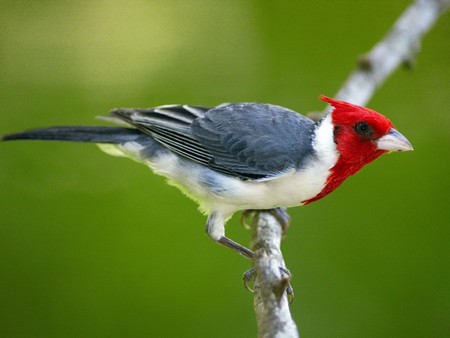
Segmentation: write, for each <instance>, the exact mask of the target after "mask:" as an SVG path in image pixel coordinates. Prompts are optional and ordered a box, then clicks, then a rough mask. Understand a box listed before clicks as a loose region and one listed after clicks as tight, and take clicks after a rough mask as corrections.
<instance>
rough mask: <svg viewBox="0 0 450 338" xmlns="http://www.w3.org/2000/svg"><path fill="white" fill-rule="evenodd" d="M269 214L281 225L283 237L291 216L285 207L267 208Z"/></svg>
mask: <svg viewBox="0 0 450 338" xmlns="http://www.w3.org/2000/svg"><path fill="white" fill-rule="evenodd" d="M269 212H270V214H271V215H272V216H273V217H275V218H276V220H277V221H278V223H280V225H281V230H282V231H283V237H284V236H286V234H287V230H288V229H289V225H290V224H291V216H289V214H288V212H287V210H286V208H275V209H270V210H269Z"/></svg>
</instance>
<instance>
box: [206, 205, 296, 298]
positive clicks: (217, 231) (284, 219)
mask: <svg viewBox="0 0 450 338" xmlns="http://www.w3.org/2000/svg"><path fill="white" fill-rule="evenodd" d="M268 211H269V212H270V213H271V214H272V215H273V216H274V217H275V218H277V220H278V222H279V223H280V224H281V226H282V228H283V229H287V226H288V224H289V221H290V217H289V215H288V214H287V213H286V209H284V208H277V209H274V210H273V211H272V210H268ZM257 212H258V210H246V211H244V212H243V215H242V216H241V221H243V219H244V217H252V216H254V215H255V213H257ZM226 220H227V218H226V217H223V215H220V214H217V213H213V214H211V215H210V216H209V217H208V220H207V222H206V233H207V234H208V236H209V237H211V239H213V240H214V241H215V242H217V243H219V244H222V245H223V246H226V247H227V248H230V249H231V250H233V251H234V252H237V253H238V254H240V255H242V256H244V257H245V258H247V259H249V260H251V261H253V256H254V254H253V251H252V250H250V249H248V248H246V247H245V246H242V245H241V244H239V243H236V242H235V241H233V240H231V239H229V238H228V237H225V222H226ZM280 272H281V275H282V276H288V278H290V276H291V273H290V272H289V270H287V269H286V268H283V267H281V266H280ZM255 273H256V271H255V269H254V268H252V269H250V270H248V271H246V272H245V273H244V277H243V281H244V286H245V288H246V289H247V290H249V291H253V290H252V289H251V288H250V287H249V286H248V283H249V282H250V281H251V280H252V279H253V277H254V276H255ZM286 292H287V294H288V297H289V300H290V302H291V301H292V300H293V299H294V290H293V289H292V286H291V284H289V283H288V286H287V289H286Z"/></svg>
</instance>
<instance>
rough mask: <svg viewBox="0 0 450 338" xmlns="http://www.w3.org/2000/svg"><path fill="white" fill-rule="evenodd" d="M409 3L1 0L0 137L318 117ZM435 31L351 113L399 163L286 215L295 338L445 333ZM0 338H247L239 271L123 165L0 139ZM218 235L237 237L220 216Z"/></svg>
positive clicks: (234, 226) (447, 300) (90, 151)
mask: <svg viewBox="0 0 450 338" xmlns="http://www.w3.org/2000/svg"><path fill="white" fill-rule="evenodd" d="M408 3H409V1H406V0H405V1H403V0H402V1H400V0H399V1H388V0H382V1H381V0H380V1H356V0H353V1H350V0H349V1H324V0H321V1H211V0H196V1H193V0H190V1H144V0H141V1H137V0H136V1H127V2H125V1H122V2H121V1H106V0H93V1H73V2H68V1H39V2H36V1H10V0H9V1H7V0H5V1H2V2H1V3H0V107H1V109H0V114H1V117H2V123H1V126H0V133H8V132H13V131H17V130H22V129H26V128H31V127H39V126H48V125H61V124H95V123H101V122H96V121H95V120H94V119H93V118H94V116H96V115H102V114H106V113H107V112H108V110H109V109H110V108H113V107H118V106H125V107H149V106H154V105H160V104H167V103H190V104H203V105H215V104H219V103H222V102H232V101H256V102H270V103H274V104H280V105H283V106H286V107H289V108H291V109H294V110H297V111H299V112H308V111H312V110H320V109H323V107H324V105H323V103H321V102H320V101H318V99H317V97H318V96H319V94H326V95H329V96H332V95H333V94H334V93H335V92H336V91H337V89H338V88H339V86H340V85H341V83H342V82H343V80H344V79H345V77H346V76H347V74H348V73H349V72H350V70H351V69H352V67H353V65H354V62H355V59H356V56H357V55H359V54H361V53H364V52H366V51H368V50H369V49H370V48H371V47H372V46H373V44H374V43H375V42H377V41H378V40H379V39H380V38H381V37H382V36H383V35H384V34H385V33H386V32H387V30H388V29H389V27H390V26H391V25H392V23H393V22H394V21H395V19H396V18H397V17H398V16H399V15H400V13H401V12H402V11H403V9H404V8H405V7H406V6H407V4H408ZM449 36H450V20H449V15H448V14H446V15H445V16H444V17H443V18H441V20H440V21H439V22H438V24H437V26H436V27H435V28H434V30H433V31H432V32H431V33H430V34H429V35H428V36H427V37H426V38H425V40H424V41H423V46H422V47H423V50H422V52H421V53H420V55H418V58H417V68H416V69H414V70H413V71H405V70H398V71H397V72H396V73H395V74H394V76H393V77H392V78H390V79H389V80H388V82H387V83H386V84H385V85H384V86H383V88H382V89H381V90H380V91H379V92H378V93H377V94H376V96H375V97H374V98H373V100H372V101H371V102H370V103H369V105H368V106H370V107H371V108H374V109H377V110H379V111H380V112H382V113H384V114H386V115H388V116H389V117H390V118H391V120H392V121H393V122H394V123H395V124H396V126H397V127H398V129H399V130H400V131H401V132H402V133H403V134H404V135H406V136H407V137H408V138H409V139H410V141H411V142H412V143H413V145H414V147H415V151H414V152H412V153H405V154H394V155H391V156H384V157H383V158H381V159H380V160H378V161H377V162H376V163H374V164H371V165H370V166H368V167H367V168H365V170H363V171H362V172H361V173H359V174H358V175H356V176H355V177H352V178H351V179H349V180H348V182H346V183H345V184H344V185H343V186H342V187H341V188H340V189H338V191H336V192H335V193H333V194H332V195H330V196H329V197H327V198H325V199H324V200H322V201H320V202H317V203H315V204H313V205H310V206H308V207H304V208H296V209H291V216H292V218H293V224H292V226H291V228H290V230H289V234H288V237H287V239H286V240H285V242H284V244H283V249H284V252H285V258H286V260H287V264H288V266H289V268H290V269H291V271H292V273H293V276H294V279H293V281H292V284H293V286H294V288H295V290H296V294H297V299H296V300H295V302H294V303H293V304H292V313H293V316H294V318H295V319H296V321H297V324H298V326H299V327H300V330H301V333H302V336H303V337H315V338H317V337H345V338H349V337H448V336H450V324H449V323H450V291H449V290H450V289H449V285H450V278H449V277H450V276H449V274H450V272H449V271H450V270H449V268H448V267H449V258H450V251H449V248H448V243H449V233H450V230H449V228H450V227H449V226H450V208H449V188H450V175H449V164H450V161H449V159H450V156H449V146H450V117H449V115H450V114H449V112H448V107H450V57H449V56H450V43H449ZM0 159H1V160H0V163H1V164H0V304H1V305H0V336H1V337H254V336H255V335H256V324H255V322H254V316H253V309H252V295H251V294H249V293H247V292H246V291H245V290H244V289H243V287H242V284H241V280H240V279H241V275H242V273H243V272H244V271H245V270H246V269H248V268H249V263H248V262H246V261H245V260H244V259H243V258H241V257H238V255H236V254H233V253H231V252H229V251H228V250H226V249H223V248H221V247H219V246H218V245H215V244H214V243H213V242H211V241H210V240H209V239H208V238H207V237H206V235H204V223H205V217H203V216H202V215H201V214H200V213H198V212H197V211H196V206H195V204H194V203H193V202H191V201H190V200H188V199H186V198H185V197H184V196H182V195H181V194H180V193H179V192H178V191H176V190H175V189H174V188H173V187H170V186H168V185H166V184H165V182H164V180H163V179H162V178H160V177H157V176H155V175H152V174H151V172H150V170H149V169H147V168H146V167H145V166H143V165H138V164H136V163H133V162H131V161H129V160H125V159H117V158H113V157H109V156H107V155H104V154H103V153H101V152H100V151H99V150H98V149H97V147H95V146H94V145H85V144H60V143H42V142H35V143H29V142H22V143H8V144H0ZM227 231H228V234H229V235H230V237H232V238H234V239H236V240H238V241H240V242H242V243H247V242H248V238H249V233H248V232H247V230H245V229H243V228H242V227H241V226H240V225H239V222H238V219H237V217H235V218H234V219H233V220H232V221H231V222H230V223H229V225H228V230H227Z"/></svg>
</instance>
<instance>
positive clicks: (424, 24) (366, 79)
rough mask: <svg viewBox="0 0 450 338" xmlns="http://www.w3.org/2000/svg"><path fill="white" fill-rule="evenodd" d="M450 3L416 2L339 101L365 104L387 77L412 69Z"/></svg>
mask: <svg viewBox="0 0 450 338" xmlns="http://www.w3.org/2000/svg"><path fill="white" fill-rule="evenodd" d="M449 5H450V0H416V1H414V2H413V3H412V4H411V5H410V6H409V7H408V8H407V9H406V10H405V11H404V13H403V14H402V16H401V17H400V18H399V19H398V20H397V22H396V23H395V24H394V26H393V27H392V29H391V30H390V32H389V33H388V34H387V35H386V36H385V37H384V38H383V39H382V40H381V41H380V42H379V43H378V44H376V45H375V47H374V48H373V49H372V50H371V51H370V52H369V53H367V54H365V55H363V56H361V57H360V58H359V59H358V66H357V68H356V70H354V71H353V72H352V73H351V74H350V76H349V77H348V78H347V80H346V81H345V83H344V85H343V86H342V87H341V89H340V90H339V91H338V93H337V94H336V99H338V100H343V101H349V102H352V103H355V104H359V105H365V104H366V103H367V102H368V101H369V100H370V98H371V97H372V96H373V94H374V93H375V90H376V89H377V88H378V87H380V86H381V84H382V83H383V82H384V80H386V78H387V77H388V76H389V75H390V74H391V73H392V72H393V71H394V70H395V69H396V68H397V67H398V66H399V65H401V64H405V65H407V66H412V65H413V64H414V56H415V54H416V53H418V52H419V50H420V40H421V38H422V36H423V35H424V34H425V33H427V32H428V31H429V30H430V28H431V27H432V26H433V24H434V23H435V22H436V20H437V18H438V17H439V15H440V14H442V12H443V11H444V10H445V9H447V8H448V6H449Z"/></svg>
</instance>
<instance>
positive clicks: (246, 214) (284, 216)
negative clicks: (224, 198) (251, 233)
mask: <svg viewBox="0 0 450 338" xmlns="http://www.w3.org/2000/svg"><path fill="white" fill-rule="evenodd" d="M264 211H268V212H269V213H270V214H271V215H272V216H273V217H275V218H276V220H277V221H278V223H279V224H280V225H281V230H282V231H283V237H284V236H286V233H287V230H288V229H289V225H290V223H291V216H289V214H288V213H287V211H286V208H281V207H280V208H274V209H269V210H264ZM257 212H258V210H244V211H242V213H241V218H240V221H241V224H242V225H243V226H244V228H246V229H250V228H251V225H250V224H248V223H247V222H246V219H247V218H253V217H254V216H255V213H257Z"/></svg>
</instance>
